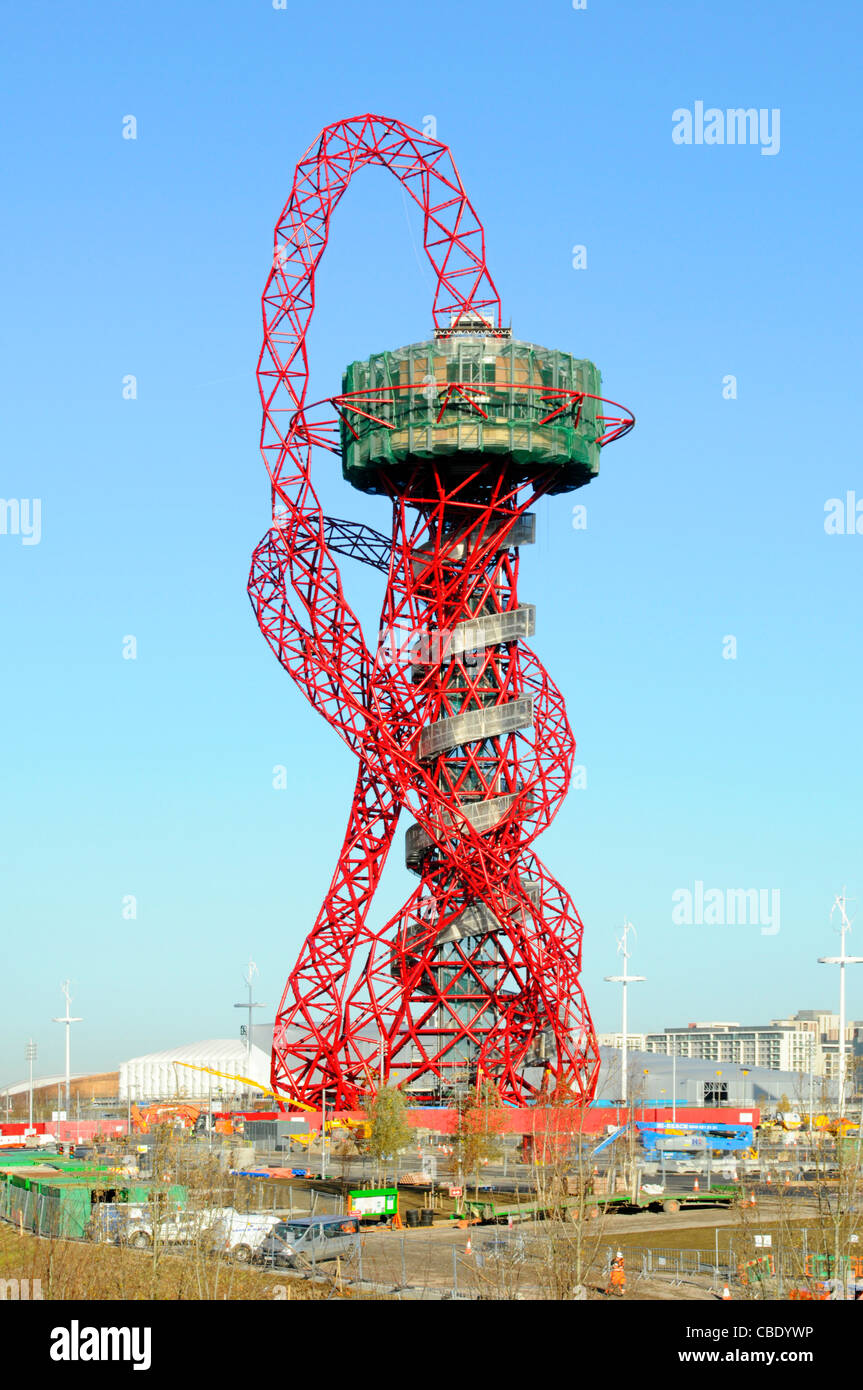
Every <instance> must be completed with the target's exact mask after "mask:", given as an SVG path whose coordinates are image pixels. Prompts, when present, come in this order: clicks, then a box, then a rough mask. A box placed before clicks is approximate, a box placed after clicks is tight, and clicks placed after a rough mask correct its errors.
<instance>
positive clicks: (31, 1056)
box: [24, 1038, 38, 1129]
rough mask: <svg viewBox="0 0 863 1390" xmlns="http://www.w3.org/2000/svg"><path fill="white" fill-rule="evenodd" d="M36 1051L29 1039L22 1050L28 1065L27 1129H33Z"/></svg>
mask: <svg viewBox="0 0 863 1390" xmlns="http://www.w3.org/2000/svg"><path fill="white" fill-rule="evenodd" d="M37 1050H38V1049H37V1047H36V1044H35V1043H34V1041H33V1039H32V1038H31V1039H30V1041H29V1042H28V1044H27V1046H26V1048H25V1049H24V1056H25V1058H26V1059H27V1061H28V1062H29V1063H30V1123H29V1125H28V1128H29V1129H32V1128H33V1063H34V1062H35V1060H36V1053H37Z"/></svg>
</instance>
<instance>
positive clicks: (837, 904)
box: [818, 888, 863, 1138]
mask: <svg viewBox="0 0 863 1390" xmlns="http://www.w3.org/2000/svg"><path fill="white" fill-rule="evenodd" d="M847 901H848V900H847V898H846V897H845V889H844V888H843V889H842V892H841V893H837V895H836V898H835V900H834V902H833V906H832V907H831V909H830V916H831V917H832V916H833V913H834V912H836V911H837V910H838V912H839V917H840V920H841V922H842V925H841V927H840V928H839V933H840V938H841V941H842V947H841V950H840V952H839V955H838V956H819V957H818V963H819V965H838V966H839V1058H838V1061H839V1066H838V1072H839V1115H838V1117H837V1118H838V1119H839V1121H840V1125H839V1134H840V1138H841V1132H842V1125H841V1121H842V1117H843V1116H844V1114H845V1081H846V1071H847V1069H846V1061H845V967H846V965H863V956H849V955H848V954H847V953H846V951H845V933H846V932H849V931H850V930H851V922H850V921H849V918H848V913H847V911H846V905H847Z"/></svg>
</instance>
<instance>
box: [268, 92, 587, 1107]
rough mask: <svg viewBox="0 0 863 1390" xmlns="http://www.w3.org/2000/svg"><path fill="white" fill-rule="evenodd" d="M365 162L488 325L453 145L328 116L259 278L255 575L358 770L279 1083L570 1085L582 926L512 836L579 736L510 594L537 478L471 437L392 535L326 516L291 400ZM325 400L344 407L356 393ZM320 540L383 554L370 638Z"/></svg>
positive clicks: (580, 1027) (292, 998) (583, 1058)
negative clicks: (409, 888)
mask: <svg viewBox="0 0 863 1390" xmlns="http://www.w3.org/2000/svg"><path fill="white" fill-rule="evenodd" d="M367 164H377V165H383V166H384V167H385V168H388V169H390V170H391V171H392V172H393V173H394V174H395V175H396V177H397V178H398V179H399V180H400V181H401V183H402V184H403V186H404V187H405V188H406V189H407V191H408V192H409V193H410V195H411V196H412V197H413V198H414V200H415V201H416V202H417V204H418V205H419V207H420V208H421V209H422V213H423V218H424V242H425V249H426V252H427V254H428V256H429V259H430V261H431V264H432V266H433V268H434V271H435V275H436V278H437V291H436V294H435V300H434V308H433V313H434V321H435V325H436V328H437V329H438V330H443V331H446V330H448V329H449V328H450V327H451V326H452V324H453V322H454V318H457V317H458V316H460V315H468V316H473V317H475V316H477V315H481V316H483V318H484V319H485V320H486V321H490V322H491V323H496V324H498V325H499V324H500V322H501V319H500V300H499V297H498V294H497V291H496V290H495V287H494V284H493V282H492V280H491V277H490V275H489V272H488V270H487V268H486V264H485V245H484V233H483V229H482V226H481V224H480V222H479V220H478V218H477V216H476V213H475V212H474V210H473V208H472V206H471V204H470V202H469V201H468V198H467V196H466V194H465V191H464V188H463V187H462V183H461V179H460V177H459V175H458V172H457V170H456V168H455V165H454V163H453V161H452V157H451V155H450V152H449V150H448V148H447V147H446V146H445V145H442V144H440V143H438V142H437V141H436V140H432V139H428V138H426V137H425V136H423V135H420V134H419V133H418V132H416V131H414V130H411V129H410V128H408V127H406V126H404V125H401V124H400V123H399V122H397V121H393V120H389V119H386V118H383V117H380V116H370V115H366V116H361V117H357V118H356V119H353V120H347V121H342V122H339V123H338V124H336V125H333V126H330V127H329V128H327V129H326V130H325V131H324V132H323V133H322V135H321V136H320V138H319V139H318V140H317V141H316V142H315V144H314V145H313V146H312V147H310V149H309V151H308V152H307V153H306V155H305V156H304V158H303V159H302V160H301V161H300V163H299V165H298V166H297V170H296V175H295V178H294V185H293V189H292V191H291V196H290V198H289V200H288V203H287V205H286V207H285V209H284V211H283V212H282V214H281V216H280V218H279V221H278V224H277V226H276V230H275V255H274V259H273V266H272V270H271V273H270V276H269V279H268V281H267V284H266V288H265V290H264V295H263V316H264V342H263V347H262V350H261V355H260V359H259V363H258V381H259V386H260V392H261V399H262V403H263V429H262V434H261V450H262V454H263V458H264V461H265V463H266V466H267V470H268V473H269V476H270V479H271V483H272V492H273V515H274V522H273V526H272V527H271V529H270V530H269V532H268V533H267V535H266V536H265V537H264V539H263V540H262V541H261V543H260V545H259V546H258V547H257V549H256V551H255V554H254V558H253V562H252V571H251V576H250V580H249V593H250V597H251V599H252V603H253V606H254V608H255V612H256V616H257V620H258V623H259V625H260V627H261V631H262V632H263V634H264V637H265V638H266V640H267V642H268V643H269V645H270V647H271V648H272V650H273V652H274V653H275V655H276V656H277V657H278V659H279V661H280V662H281V664H282V666H283V667H284V669H285V670H286V671H287V672H288V674H289V675H290V676H291V677H292V679H293V680H294V681H295V682H296V684H297V685H298V686H299V687H300V689H301V690H302V691H303V693H304V694H305V696H306V698H307V699H308V700H309V701H310V703H311V704H313V705H314V707H315V708H316V709H318V710H319V711H320V712H321V714H323V716H324V718H325V719H326V720H327V722H328V723H330V724H331V725H332V726H333V728H334V729H335V730H336V731H337V732H338V734H339V735H340V736H341V738H342V739H343V740H344V741H345V742H346V743H347V745H348V746H349V747H350V748H351V749H352V750H353V752H354V753H355V754H356V756H357V760H358V768H357V780H356V786H355V790H354V796H353V802H352V805H351V808H350V814H349V817H348V824H347V828H346V830H345V835H344V841H343V844H342V849H341V853H340V855H339V859H338V864H337V866H336V870H335V873H334V874H333V877H332V881H331V883H330V887H329V891H328V893H327V896H326V900H325V902H324V904H323V906H322V908H321V910H320V913H319V914H318V918H317V920H316V921H315V923H314V926H313V927H312V929H311V931H310V932H309V934H308V936H307V938H306V940H305V942H304V944H303V947H302V949H301V951H300V955H299V959H298V961H297V964H296V966H295V967H294V969H293V971H292V973H291V976H290V979H289V980H288V983H287V986H286V989H285V993H284V997H283V999H282V1003H281V1006H280V1009H279V1013H278V1017H277V1022H276V1032H275V1040H274V1051H273V1085H274V1087H275V1089H276V1090H278V1091H280V1092H282V1093H284V1094H288V1095H291V1096H293V1097H296V1098H298V1099H302V1100H305V1101H307V1102H312V1103H316V1102H318V1101H319V1100H320V1097H321V1093H322V1091H323V1090H324V1089H326V1091H327V1096H328V1100H329V1102H330V1103H331V1104H335V1105H336V1106H337V1107H341V1106H344V1107H353V1106H355V1105H356V1104H357V1100H358V1097H359V1095H360V1094H361V1093H363V1092H368V1091H369V1090H371V1089H374V1087H375V1086H376V1085H377V1084H378V1083H379V1080H380V1078H381V1077H383V1078H384V1079H387V1080H389V1081H391V1082H393V1083H395V1084H399V1085H401V1086H403V1087H410V1089H411V1091H412V1092H414V1093H416V1094H418V1095H425V1096H428V1097H430V1096H434V1095H437V1096H441V1095H444V1094H446V1092H447V1091H448V1089H449V1088H450V1087H451V1085H452V1083H453V1082H454V1081H458V1080H464V1079H467V1078H471V1079H472V1078H475V1077H476V1076H478V1075H480V1074H482V1075H483V1076H485V1077H487V1078H489V1079H490V1080H493V1081H494V1082H495V1083H496V1084H497V1086H498V1088H499V1090H500V1093H501V1096H502V1097H503V1098H504V1099H505V1100H508V1101H512V1102H520V1103H523V1102H527V1101H529V1100H530V1099H531V1098H533V1097H534V1096H536V1095H537V1093H538V1092H540V1091H544V1092H548V1091H549V1090H552V1091H554V1090H557V1091H565V1092H566V1093H568V1094H569V1095H571V1096H573V1097H574V1098H576V1099H580V1100H581V1101H587V1100H588V1099H590V1098H591V1096H592V1094H593V1091H594V1088H595V1084H596V1076H597V1072H598V1053H597V1048H596V1041H595V1036H594V1032H593V1028H592V1024H591V1021H590V1016H589V1013H588V1010H587V1006H586V1004H585V1001H584V997H583V995H582V991H581V988H580V985H579V978H578V977H579V970H580V957H581V935H582V924H581V921H580V919H579V916H578V913H577V911H576V909H575V907H574V905H573V903H572V900H571V899H570V898H569V896H568V894H567V893H566V892H565V891H564V889H563V888H562V887H561V886H560V885H559V884H558V883H557V882H556V881H555V880H554V878H553V877H552V876H551V874H550V873H549V872H548V870H547V869H546V868H545V867H544V866H543V865H542V863H541V862H540V861H539V859H538V858H537V857H536V855H535V854H534V852H533V850H532V848H531V846H532V844H533V841H534V840H535V839H536V837H537V836H538V835H539V834H540V833H541V832H542V831H543V830H544V829H545V828H546V826H548V824H549V823H550V821H551V819H552V817H553V816H554V815H555V813H556V812H557V809H558V807H559V806H560V804H561V801H562V799H563V797H564V795H565V793H566V789H567V785H568V782H569V778H570V773H571V768H572V761H573V753H574V748H575V744H574V740H573V736H572V731H571V730H570V727H569V724H568V722H567V718H566V711H565V707H564V701H563V697H562V695H561V693H560V691H559V690H557V688H556V687H555V686H554V684H553V683H552V681H551V680H550V679H549V677H548V675H547V673H546V672H545V670H544V669H543V667H542V666H541V664H540V663H539V661H538V659H537V658H536V656H535V655H534V654H533V652H532V651H531V650H530V648H529V647H528V646H527V644H526V643H525V641H524V640H523V635H524V634H525V633H526V632H529V631H530V630H532V624H531V625H528V622H527V619H526V618H522V616H521V615H522V614H523V613H524V612H525V611H526V609H525V606H524V605H521V606H520V605H519V602H518V597H517V581H518V569H519V550H518V548H517V541H516V536H517V533H518V528H519V526H522V527H523V526H524V522H523V517H524V515H525V513H526V511H527V509H528V508H529V507H530V505H531V504H532V503H533V502H534V501H535V500H536V499H537V497H539V496H541V495H542V494H543V493H544V492H546V491H547V490H548V488H549V487H550V485H551V474H550V473H549V474H548V475H539V476H536V477H532V478H531V479H530V480H529V482H527V483H525V482H524V480H519V479H517V478H516V479H514V477H513V475H512V474H511V473H510V472H509V471H508V470H507V469H505V468H503V469H502V468H500V467H499V465H493V464H490V463H489V462H488V461H487V460H483V459H482V458H480V457H478V458H477V462H476V469H475V472H474V474H473V475H472V476H468V477H466V476H465V475H464V473H463V472H462V473H461V474H460V475H459V478H458V481H455V480H453V479H452V478H451V476H450V474H449V473H448V471H447V469H446V467H445V461H441V464H440V465H437V464H434V463H432V464H429V465H428V466H426V467H425V468H424V469H423V470H420V471H417V473H416V474H415V476H413V477H412V478H411V479H410V480H409V482H408V484H407V485H405V486H401V487H400V488H399V489H396V488H395V487H394V486H391V487H390V496H391V500H392V514H393V515H392V532H391V535H390V536H389V537H387V536H382V535H380V534H378V533H377V532H374V531H372V530H370V529H369V528H368V527H363V526H358V525H354V524H352V523H350V522H347V521H335V520H333V519H332V518H329V517H325V516H324V515H323V513H322V510H321V506H320V503H319V500H318V497H317V494H316V492H315V489H314V487H313V484H312V480H311V454H312V450H313V448H314V447H315V446H324V447H328V448H332V447H333V434H332V429H331V426H330V425H327V424H318V423H313V422H312V421H311V420H310V418H309V415H308V411H309V410H310V409H311V407H310V406H309V404H308V402H307V401H306V392H307V383H308V362H307V356H306V334H307V331H308V328H309V324H310V321H311V318H312V313H313V309H314V304H315V273H316V269H317V265H318V262H319V260H320V258H321V255H322V253H323V251H324V248H325V246H326V244H327V239H328V236H329V227H330V218H331V216H332V213H333V211H334V209H335V207H336V205H337V204H338V202H339V199H340V198H341V196H342V194H343V193H344V192H345V190H346V188H347V186H348V183H349V182H350V179H351V178H352V176H353V175H354V174H355V173H356V171H357V170H358V169H360V168H362V167H363V166H364V165H367ZM333 404H334V405H335V410H336V415H337V416H338V415H339V414H341V415H342V417H344V411H345V410H346V409H348V408H351V406H353V408H356V402H353V403H352V402H349V401H348V400H347V398H341V399H339V400H335V401H334V403H333ZM385 485H386V484H385ZM508 538H510V540H511V543H508ZM335 555H340V556H349V557H351V558H356V559H359V560H361V561H363V562H365V563H367V564H371V565H374V566H376V567H377V568H378V569H379V570H382V571H383V572H384V573H386V575H387V581H386V593H385V596H384V602H383V608H382V612H381V621H380V631H381V634H382V640H381V641H380V642H379V644H378V646H377V647H376V648H375V649H372V648H370V647H369V646H368V645H367V643H366V641H365V639H364V636H363V632H362V629H361V626H360V623H359V620H358V619H357V617H356V615H355V614H354V612H353V611H352V609H351V607H350V605H349V603H348V601H347V599H346V597H345V593H344V590H343V587H342V579H341V575H340V572H339V569H338V566H337V564H336V561H335V559H334V556H335ZM530 611H531V612H532V610H530ZM507 623H510V624H512V623H515V625H516V628H517V629H519V635H518V636H517V638H511V637H510V638H507V636H506V633H508V632H509V633H511V632H512V631H513V630H514V629H512V628H510V627H507V626H506V624H507ZM501 633H503V634H504V635H503V636H502V637H501ZM495 638H497V639H498V640H494V639H495ZM531 707H532V708H531ZM447 721H457V722H455V723H447ZM458 721H461V722H458ZM471 734H473V737H471V736H470V735H471ZM459 738H460V739H461V740H462V741H461V742H458V741H456V742H453V740H454V739H459ZM438 745H440V747H438ZM402 810H406V811H408V812H409V815H410V817H411V818H412V824H411V825H410V826H409V828H408V832H407V837H406V845H407V852H406V858H407V863H408V867H410V868H411V869H412V870H413V871H414V872H415V873H416V874H417V876H418V882H417V886H416V888H415V891H414V892H413V893H412V895H411V897H410V898H409V900H408V902H407V903H406V904H405V906H404V907H403V908H402V909H401V911H400V912H399V913H398V914H397V916H396V917H395V918H394V919H393V920H391V921H390V922H387V923H386V924H385V925H380V924H378V923H375V922H374V920H373V917H372V901H373V897H374V894H375V890H376V888H377V886H378V883H379V880H380V877H381V873H382V871H383V868H384V864H385V861H386V858H387V854H388V852H389V850H390V848H391V846H392V843H393V838H394V835H395V830H396V825H397V822H398V819H399V816H400V813H401V812H402Z"/></svg>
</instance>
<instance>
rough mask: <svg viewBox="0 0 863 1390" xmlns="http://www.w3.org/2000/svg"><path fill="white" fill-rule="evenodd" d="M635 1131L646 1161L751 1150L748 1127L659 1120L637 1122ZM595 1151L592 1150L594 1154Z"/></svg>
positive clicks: (750, 1136) (751, 1144)
mask: <svg viewBox="0 0 863 1390" xmlns="http://www.w3.org/2000/svg"><path fill="white" fill-rule="evenodd" d="M636 1129H637V1131H638V1133H639V1135H640V1137H641V1141H642V1143H643V1145H644V1156H645V1158H647V1159H655V1158H658V1157H659V1156H660V1155H661V1154H664V1155H665V1157H666V1158H667V1159H672V1160H674V1159H685V1158H689V1157H691V1155H692V1154H693V1153H713V1152H716V1151H718V1152H720V1153H739V1154H742V1153H744V1152H746V1151H750V1152H751V1151H752V1149H753V1145H754V1143H755V1131H754V1129H753V1128H752V1125H739V1124H738V1125H726V1124H719V1123H713V1124H694V1123H693V1124H682V1125H677V1124H669V1123H666V1122H664V1121H661V1120H650V1121H641V1120H639V1121H637V1123H636ZM594 1152H595V1151H594Z"/></svg>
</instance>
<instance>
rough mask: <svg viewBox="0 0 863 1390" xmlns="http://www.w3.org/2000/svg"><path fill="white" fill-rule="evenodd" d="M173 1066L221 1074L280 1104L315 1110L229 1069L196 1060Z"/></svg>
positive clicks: (214, 1074)
mask: <svg viewBox="0 0 863 1390" xmlns="http://www.w3.org/2000/svg"><path fill="white" fill-rule="evenodd" d="M174 1066H175V1067H188V1068H189V1069H190V1071H205V1072H207V1073H208V1074H209V1075H210V1076H221V1077H222V1078H223V1079H224V1080H225V1081H242V1082H243V1083H244V1085H246V1086H251V1087H253V1089H254V1090H256V1091H262V1092H263V1094H264V1095H265V1096H272V1097H273V1099H274V1100H277V1101H278V1102H279V1104H280V1105H295V1106H296V1107H297V1109H299V1110H308V1111H309V1112H310V1113H311V1114H313V1115H314V1114H315V1113H316V1112H315V1111H314V1109H313V1108H312V1106H311V1105H306V1104H305V1103H304V1102H303V1101H301V1100H292V1099H291V1097H290V1096H280V1095H279V1094H278V1092H277V1091H271V1090H270V1088H269V1087H268V1086H262V1085H261V1083H260V1081H253V1080H252V1078H251V1077H250V1076H235V1075H234V1074H233V1073H232V1072H229V1071H216V1068H215V1067H202V1066H201V1065H200V1064H199V1063H196V1062H175V1063H174Z"/></svg>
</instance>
